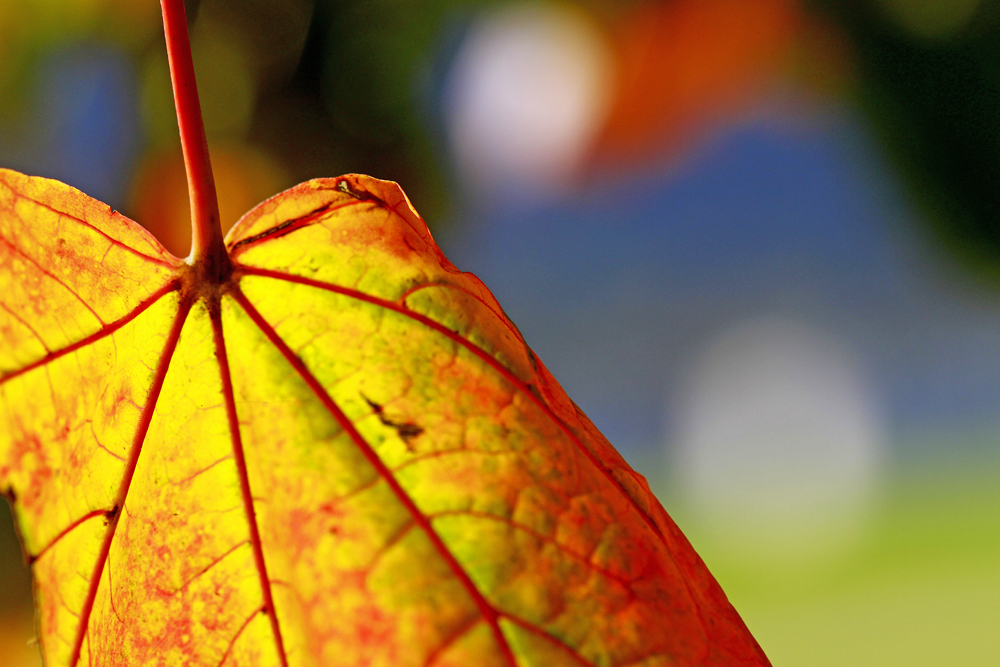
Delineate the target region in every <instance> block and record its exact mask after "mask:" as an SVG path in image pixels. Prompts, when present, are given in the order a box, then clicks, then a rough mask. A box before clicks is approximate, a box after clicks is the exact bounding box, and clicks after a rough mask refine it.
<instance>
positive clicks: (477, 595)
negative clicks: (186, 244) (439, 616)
mask: <svg viewBox="0 0 1000 667" xmlns="http://www.w3.org/2000/svg"><path fill="white" fill-rule="evenodd" d="M232 296H233V298H234V299H236V301H237V302H238V303H239V304H240V306H241V307H242V308H243V310H244V311H246V313H247V315H249V316H250V319H252V320H253V321H254V323H255V324H256V325H257V327H258V328H260V330H261V331H262V332H263V333H264V335H265V336H266V337H267V338H268V340H270V341H271V343H272V344H273V345H274V346H275V347H276V348H277V349H278V351H279V352H281V354H282V356H284V357H285V359H286V360H287V361H288V363H289V364H291V366H292V368H293V369H295V372H296V373H298V374H299V376H300V377H301V378H302V379H303V380H304V381H305V383H306V384H307V385H308V386H309V388H310V389H311V390H312V392H313V393H314V394H315V395H316V397H317V398H318V399H319V400H320V402H322V403H323V406H324V407H325V408H326V409H327V410H328V411H329V412H330V414H331V415H332V416H333V418H334V419H336V420H337V423H338V424H339V425H340V427H341V428H342V429H344V431H345V432H346V433H347V434H348V435H349V436H350V438H351V440H353V441H354V444H355V445H356V446H357V447H358V449H359V450H360V451H361V453H362V455H363V456H364V457H365V458H366V459H367V460H368V462H369V464H371V466H372V467H373V468H375V470H376V471H377V472H378V474H379V476H381V477H382V479H384V480H385V482H386V484H388V485H389V488H390V489H391V490H392V492H393V495H395V496H396V499H397V500H398V501H399V502H400V503H401V504H402V505H403V506H404V507H405V508H406V510H407V511H408V512H409V513H410V516H412V517H413V521H414V522H415V523H416V524H417V525H418V526H420V528H421V529H422V530H423V531H424V533H425V534H426V535H427V537H428V539H429V540H430V541H431V544H432V545H433V546H434V548H435V550H436V551H437V552H438V554H439V555H440V556H441V558H442V559H443V560H444V561H445V563H446V564H447V565H448V568H449V569H450V570H451V572H452V574H453V575H454V576H455V577H456V578H457V579H458V580H459V581H460V582H461V584H462V586H463V587H464V588H465V589H466V591H467V592H468V593H469V595H470V597H472V599H473V602H474V603H475V605H476V607H478V609H479V613H480V615H481V616H482V617H483V618H484V619H485V620H486V622H487V623H489V625H490V628H491V630H492V631H493V636H494V639H495V640H496V642H497V645H498V647H499V648H500V652H501V653H502V654H503V656H504V659H505V661H506V662H507V663H508V664H509V665H510V666H511V667H516V664H517V662H516V661H515V659H514V654H513V652H512V651H511V648H510V644H508V643H507V639H506V638H505V637H504V635H503V631H502V630H501V629H500V623H499V621H498V618H499V613H498V612H497V610H496V609H494V608H493V606H492V605H491V604H490V603H489V602H488V601H487V600H486V598H485V597H483V594H482V593H481V592H480V591H479V589H478V588H477V587H476V585H475V583H473V581H472V578H471V577H470V576H469V573H468V572H466V571H465V569H464V568H463V567H462V565H461V564H460V563H459V562H458V560H457V559H456V558H455V555H454V554H452V553H451V550H450V549H448V546H447V545H446V544H445V543H444V540H442V539H441V536H440V535H438V533H437V531H435V530H434V527H433V526H432V525H431V522H430V520H429V519H428V518H427V516H426V515H425V514H424V513H423V512H422V511H421V510H420V508H419V507H417V504H416V503H415V502H414V500H413V498H411V497H410V495H409V494H408V493H407V492H406V490H405V489H403V487H402V486H401V485H400V483H399V481H398V480H397V479H396V478H395V476H393V474H392V472H391V471H390V470H389V468H388V467H387V466H386V465H385V463H384V462H383V461H382V459H380V458H379V456H378V454H376V453H375V450H374V449H372V446H371V445H370V444H368V441H366V440H365V439H364V437H363V436H362V435H361V433H359V432H358V430H357V428H356V427H355V426H354V424H353V423H352V422H351V420H350V419H348V417H347V415H345V414H344V412H343V411H342V410H341V409H340V406H338V405H337V404H336V403H335V402H334V400H333V398H331V397H330V394H329V393H327V391H326V389H325V388H324V387H323V385H321V384H320V383H319V380H317V379H316V377H315V376H314V375H313V374H312V373H311V372H310V371H309V369H308V368H306V365H305V364H304V363H303V362H302V360H301V359H300V358H299V357H298V355H296V354H295V353H294V352H293V351H292V350H291V348H289V347H288V345H287V344H286V343H285V341H284V340H282V339H281V337H280V336H279V335H278V332H277V331H275V329H274V327H272V326H271V325H270V324H269V323H268V322H267V321H266V320H265V319H264V318H263V317H262V316H261V314H260V313H259V312H258V311H257V309H256V308H254V306H253V304H251V303H250V302H249V301H248V300H247V298H246V296H245V295H244V294H243V292H242V291H240V290H239V289H238V288H237V289H234V290H233V292H232Z"/></svg>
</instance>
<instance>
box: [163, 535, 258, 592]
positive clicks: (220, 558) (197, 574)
mask: <svg viewBox="0 0 1000 667" xmlns="http://www.w3.org/2000/svg"><path fill="white" fill-rule="evenodd" d="M249 542H250V540H243V541H241V542H237V543H236V544H234V545H233V546H231V547H229V549H227V550H226V551H225V552H224V553H223V554H222V555H220V556H216V557H215V558H213V559H212V561H211V562H210V563H209V564H208V565H206V566H205V567H203V568H201V569H200V570H198V571H197V572H195V573H194V574H193V575H191V576H190V577H189V578H188V579H187V581H185V582H184V583H183V584H181V585H180V587H179V588H177V589H175V590H174V592H172V593H169V595H171V596H173V595H177V594H178V593H180V592H181V591H182V590H184V589H185V588H187V587H188V586H190V585H191V583H192V582H193V581H195V580H196V579H197V578H198V577H201V576H203V575H204V574H205V573H206V572H208V571H209V570H211V569H212V568H213V567H215V566H216V565H218V564H219V563H221V562H222V561H223V560H225V558H226V557H227V556H229V555H230V554H232V553H233V552H234V551H236V550H237V549H239V548H240V547H242V546H243V545H244V544H248V543H249ZM163 592H164V593H166V591H163Z"/></svg>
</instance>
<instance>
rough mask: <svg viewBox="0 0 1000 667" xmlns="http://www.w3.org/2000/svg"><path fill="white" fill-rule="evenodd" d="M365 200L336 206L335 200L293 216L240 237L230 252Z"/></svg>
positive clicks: (236, 252)
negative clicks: (261, 230) (266, 228)
mask: <svg viewBox="0 0 1000 667" xmlns="http://www.w3.org/2000/svg"><path fill="white" fill-rule="evenodd" d="M364 202H365V200H358V199H351V200H349V201H345V202H341V203H340V204H337V205H336V206H334V205H333V202H329V203H327V204H323V205H322V206H320V207H319V208H317V209H315V210H313V211H310V212H309V213H306V214H305V215H303V216H301V217H298V218H292V219H291V220H286V221H285V222H282V223H281V224H279V225H275V226H274V227H271V228H270V229H268V230H266V231H263V232H260V233H259V234H254V235H253V236H248V237H246V238H245V239H240V240H239V241H237V242H236V243H233V244H231V245H230V246H229V252H230V254H231V255H232V256H234V257H235V256H236V255H237V254H238V253H240V252H242V251H243V249H244V248H247V247H248V246H251V245H256V244H257V243H260V242H261V241H268V240H272V239H276V238H280V237H282V236H286V235H288V234H291V233H292V232H294V231H298V230H299V229H302V228H303V227H309V226H312V225H314V224H316V223H317V222H319V221H320V220H321V219H323V218H324V217H325V216H327V215H329V214H330V213H333V212H334V211H339V210H340V209H342V208H346V207H348V206H357V205H358V204H362V203H364Z"/></svg>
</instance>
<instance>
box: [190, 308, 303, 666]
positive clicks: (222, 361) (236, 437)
mask: <svg viewBox="0 0 1000 667" xmlns="http://www.w3.org/2000/svg"><path fill="white" fill-rule="evenodd" d="M209 314H210V316H211V320H212V333H213V335H214V337H215V357H216V359H217V360H218V362H219V374H220V376H221V378H222V395H223V398H224V399H225V401H226V416H227V417H228V419H229V434H230V437H231V438H232V441H233V457H234V458H235V460H236V471H237V473H238V474H239V478H240V492H241V493H242V495H243V508H244V510H245V511H246V515H247V524H249V528H250V545H251V547H252V548H253V558H254V562H255V563H256V565H257V574H258V575H259V576H260V587H261V592H262V594H263V596H264V609H265V611H266V613H267V616H268V618H269V619H271V631H272V632H273V633H274V641H275V643H276V644H277V647H278V657H279V658H280V660H281V665H282V667H288V657H287V656H286V655H285V643H284V640H283V639H282V637H281V627H280V626H279V625H278V614H277V612H276V611H275V608H274V597H273V596H272V595H271V582H270V580H269V578H268V576H267V564H266V563H265V561H264V547H263V545H262V543H261V540H260V530H259V529H258V527H257V513H256V511H255V510H254V501H253V494H252V493H251V492H250V476H249V475H248V474H247V460H246V456H245V455H244V452H243V439H242V437H241V435H240V422H239V419H238V417H237V415H236V397H235V396H234V394H233V379H232V377H231V376H230V374H229V358H228V357H227V356H226V339H225V337H224V336H223V335H222V318H221V315H220V314H219V307H218V302H215V303H214V304H212V307H211V308H210V309H209Z"/></svg>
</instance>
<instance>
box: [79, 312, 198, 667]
mask: <svg viewBox="0 0 1000 667" xmlns="http://www.w3.org/2000/svg"><path fill="white" fill-rule="evenodd" d="M190 310H191V303H190V302H189V301H186V300H184V301H181V304H180V307H179V308H178V309H177V315H176V316H175V317H174V322H173V324H172V325H171V327H170V333H168V334H167V340H166V342H165V343H164V345H163V351H162V352H161V353H160V360H159V361H158V362H157V364H156V373H155V374H154V375H153V383H152V385H151V386H150V388H149V395H148V397H147V398H146V404H145V405H144V406H143V408H142V414H140V415H139V423H138V425H137V426H136V430H135V436H134V437H133V439H132V448H131V450H130V451H129V458H128V463H127V464H126V466H125V473H124V475H123V476H122V481H121V484H120V485H119V486H118V493H117V494H116V495H115V505H114V510H112V511H114V512H115V515H114V516H113V517H111V519H110V520H109V521H108V529H107V532H106V533H105V534H104V542H103V543H102V544H101V550H100V551H99V552H98V556H97V562H96V563H95V564H94V573H93V574H92V575H91V577H90V588H89V589H88V590H87V597H86V598H85V599H84V602H83V608H82V609H81V610H80V625H79V627H78V629H77V634H76V639H75V640H74V642H73V652H72V654H71V657H70V661H69V665H70V667H76V664H77V663H78V662H79V661H80V650H81V649H82V648H83V640H84V637H86V635H87V632H88V628H89V625H90V614H91V612H92V611H93V609H94V601H95V600H96V599H97V589H98V586H99V585H100V583H101V573H102V572H103V571H104V563H105V561H107V559H108V554H110V553H111V542H112V541H113V540H114V538H115V529H116V528H117V527H118V521H119V519H120V518H121V515H122V511H123V509H124V507H125V499H126V498H127V497H128V490H129V487H130V486H131V484H132V477H133V476H134V475H135V468H136V465H138V463H139V454H140V453H141V452H142V443H143V441H145V439H146V433H147V432H148V431H149V425H150V423H151V422H152V421H153V412H154V410H155V409H156V402H157V400H158V399H159V397H160V390H161V389H163V381H164V380H165V379H166V377H167V369H168V368H169V367H170V359H171V358H172V357H173V355H174V350H175V349H177V341H178V340H179V339H180V336H181V329H182V328H183V327H184V321H185V320H186V319H187V314H188V312H190Z"/></svg>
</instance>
